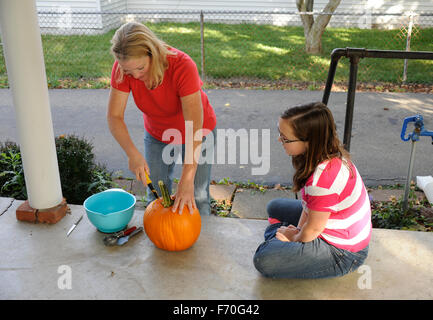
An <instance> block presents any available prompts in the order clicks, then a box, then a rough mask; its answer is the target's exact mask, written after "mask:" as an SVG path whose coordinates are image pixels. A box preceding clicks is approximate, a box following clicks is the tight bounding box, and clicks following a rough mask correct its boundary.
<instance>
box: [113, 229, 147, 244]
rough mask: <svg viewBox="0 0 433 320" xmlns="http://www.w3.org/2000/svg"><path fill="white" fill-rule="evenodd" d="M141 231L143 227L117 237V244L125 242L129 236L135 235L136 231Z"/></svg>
mask: <svg viewBox="0 0 433 320" xmlns="http://www.w3.org/2000/svg"><path fill="white" fill-rule="evenodd" d="M141 231H143V227H140V228H137V229H135V230H134V231H132V232H131V233H130V234H129V235H126V236H123V237H120V238H119V239H117V245H118V246H121V245H123V244H125V243H126V242H128V240H129V238H131V237H133V236H134V235H136V234H137V233H139V232H141Z"/></svg>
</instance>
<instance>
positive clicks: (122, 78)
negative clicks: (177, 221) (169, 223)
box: [107, 22, 216, 215]
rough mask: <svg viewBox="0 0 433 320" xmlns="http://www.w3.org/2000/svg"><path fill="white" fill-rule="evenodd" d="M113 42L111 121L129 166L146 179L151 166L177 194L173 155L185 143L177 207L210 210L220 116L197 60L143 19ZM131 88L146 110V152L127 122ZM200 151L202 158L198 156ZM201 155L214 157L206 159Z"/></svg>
mask: <svg viewBox="0 0 433 320" xmlns="http://www.w3.org/2000/svg"><path fill="white" fill-rule="evenodd" d="M111 43H112V47H111V52H112V54H113V56H114V58H115V62H114V64H113V69H112V74H111V91H110V97H109V102H108V113H107V120H108V125H109V128H110V131H111V133H112V135H113V136H114V138H115V139H116V140H117V142H118V143H119V144H120V146H121V147H122V149H123V150H124V151H125V153H126V155H127V156H128V161H129V169H130V170H131V171H132V172H133V173H134V174H135V176H136V179H137V181H142V182H143V183H144V184H146V176H145V171H146V172H147V173H148V174H149V175H151V177H152V179H153V180H154V181H159V180H163V181H164V182H165V184H166V185H167V187H168V188H169V192H170V193H171V184H172V180H173V178H172V174H173V169H174V165H175V162H174V161H170V160H175V157H174V152H175V150H176V149H175V148H174V147H173V146H174V145H180V147H181V149H182V159H184V163H183V167H182V175H181V177H180V180H179V185H178V188H177V191H176V194H175V195H174V196H175V202H174V205H173V211H175V210H176V209H179V211H180V212H182V209H183V207H184V206H187V207H188V208H189V211H190V212H192V210H193V208H198V210H199V211H200V213H201V214H203V215H207V214H210V197H209V183H210V169H211V164H212V162H213V149H214V143H215V141H214V139H213V138H214V137H215V136H216V135H215V134H213V133H212V131H213V130H215V126H216V117H215V112H214V110H213V108H212V106H211V105H210V103H209V101H208V98H207V96H206V94H205V93H204V91H203V90H202V88H201V87H202V84H203V83H202V81H201V79H200V77H199V74H198V71H197V66H196V64H195V63H194V61H193V60H192V59H191V58H190V57H189V56H188V55H187V54H185V53H184V52H182V51H180V50H177V49H175V48H172V47H170V46H168V45H167V44H166V43H164V42H163V41H162V40H160V39H158V38H157V37H156V36H155V34H154V33H153V32H152V31H151V30H149V28H147V27H146V26H144V25H143V24H141V23H135V22H130V23H126V24H124V25H123V26H121V27H120V28H119V29H118V30H117V31H116V33H115V34H114V36H113V39H112V40H111ZM130 92H132V96H133V98H134V102H135V104H136V105H137V107H138V108H139V109H140V110H141V111H142V112H143V120H144V128H145V137H144V156H143V155H142V154H141V153H140V152H139V151H138V149H137V148H136V146H135V145H134V143H133V141H132V140H131V137H130V136H129V133H128V129H127V127H126V124H125V122H124V111H125V108H126V105H127V101H128V96H129V93H130ZM173 132H174V133H178V135H176V134H173ZM170 137H171V139H170ZM173 138H174V139H173ZM204 146H206V147H204ZM178 149H179V148H178ZM178 149H177V150H178ZM178 151H180V150H178ZM197 151H200V153H198V152H197ZM195 152H197V153H196V155H200V154H201V157H202V158H199V157H198V156H196V157H194V153H195ZM197 158H199V159H197ZM201 159H207V160H209V159H212V161H204V163H203V161H199V160H201ZM148 194H149V192H148ZM148 200H150V199H148Z"/></svg>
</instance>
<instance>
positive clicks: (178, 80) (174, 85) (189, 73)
mask: <svg viewBox="0 0 433 320" xmlns="http://www.w3.org/2000/svg"><path fill="white" fill-rule="evenodd" d="M170 51H174V52H176V55H167V60H168V68H167V70H165V73H164V78H163V81H162V83H161V84H160V85H159V86H158V87H156V88H155V89H153V90H149V89H147V88H146V86H145V84H144V82H143V81H141V80H138V79H134V77H132V76H130V75H125V76H124V77H123V80H122V82H120V83H118V82H116V80H115V79H116V70H117V65H118V62H117V61H115V62H114V64H113V68H112V71H111V86H112V87H113V88H116V89H117V90H120V91H124V92H132V96H133V97H134V101H135V104H136V105H137V107H138V108H139V109H140V110H141V111H142V112H143V120H144V127H145V129H146V130H147V132H149V133H150V134H151V135H152V136H153V137H154V138H156V139H158V140H159V141H163V140H162V135H163V132H164V131H165V130H167V129H171V128H172V129H177V130H179V131H180V132H181V133H182V143H185V120H184V118H183V112H182V103H181V101H180V98H181V97H184V96H187V95H190V94H192V93H194V92H197V91H199V90H200V93H201V101H202V105H203V128H204V129H209V130H211V131H212V130H213V129H214V128H215V126H216V116H215V112H214V110H213V108H212V106H211V105H210V103H209V100H208V97H207V95H206V93H204V91H203V90H202V88H201V87H202V85H203V82H202V81H201V79H200V76H199V74H198V71H197V66H196V64H195V62H194V61H193V60H192V59H191V58H190V57H189V56H188V55H187V54H186V53H184V52H182V51H180V50H178V49H175V48H170ZM205 134H206V133H204V135H205ZM165 142H166V143H168V142H169V141H165ZM173 143H176V142H173Z"/></svg>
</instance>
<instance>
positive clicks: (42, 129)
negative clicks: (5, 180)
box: [0, 0, 63, 209]
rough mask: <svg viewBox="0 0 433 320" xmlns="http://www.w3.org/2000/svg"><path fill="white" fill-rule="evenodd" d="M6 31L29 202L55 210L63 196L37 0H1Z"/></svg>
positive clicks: (1, 18)
mask: <svg viewBox="0 0 433 320" xmlns="http://www.w3.org/2000/svg"><path fill="white" fill-rule="evenodd" d="M0 31H1V36H2V42H3V49H4V55H5V60H6V69H7V74H8V79H9V86H10V88H11V90H12V96H13V102H14V105H15V114H16V122H17V129H18V137H19V143H20V148H21V156H22V161H23V166H24V173H25V181H26V186H27V193H28V201H29V205H30V206H31V207H32V208H34V209H47V208H52V207H54V206H57V205H59V204H60V203H61V202H62V200H63V197H62V189H61V185H60V174H59V169H58V163H57V155H56V147H55V143H54V131H53V124H52V119H51V110H50V102H49V97H48V86H47V80H46V74H45V64H44V57H43V52H42V41H41V35H40V30H39V24H38V17H37V12H36V3H35V0H19V1H17V0H0Z"/></svg>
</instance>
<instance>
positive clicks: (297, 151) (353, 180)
mask: <svg viewBox="0 0 433 320" xmlns="http://www.w3.org/2000/svg"><path fill="white" fill-rule="evenodd" d="M278 130H279V132H280V135H279V139H278V140H279V141H280V142H281V143H282V145H283V147H284V150H285V151H286V153H287V154H288V155H289V156H291V157H292V164H293V167H294V169H295V174H294V176H293V191H294V192H298V191H300V193H301V195H302V200H295V199H287V198H279V199H273V200H272V201H270V202H269V203H268V205H267V211H268V215H269V222H270V225H269V226H268V227H267V228H266V230H265V242H263V243H262V244H261V245H260V246H259V247H258V248H257V251H256V253H255V255H254V265H255V267H256V269H257V270H258V271H260V273H262V274H263V275H264V276H267V277H274V278H328V277H337V276H342V275H344V274H346V273H349V272H352V271H354V270H356V269H357V268H358V267H359V266H360V265H362V263H363V262H364V260H365V258H366V257H367V254H368V245H369V241H370V237H371V228H372V227H371V211H370V201H369V198H368V193H367V191H366V188H365V186H364V183H363V181H362V179H361V176H360V175H359V173H358V171H357V169H356V167H355V165H354V164H353V163H352V162H351V161H350V155H349V154H348V152H347V151H346V150H345V149H344V148H343V146H342V144H341V142H340V140H339V139H338V136H337V131H336V126H335V123H334V118H333V116H332V113H331V111H330V110H329V109H328V108H327V107H326V105H324V104H323V103H321V102H314V103H310V104H305V105H300V106H296V107H293V108H290V109H288V110H286V111H285V112H284V113H283V114H282V115H281V117H280V119H279V122H278Z"/></svg>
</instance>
